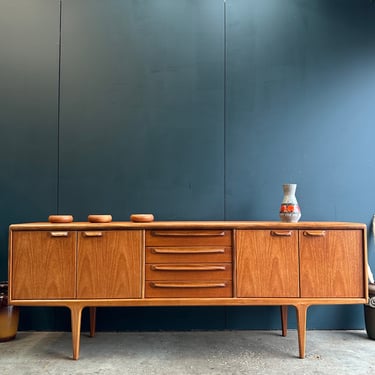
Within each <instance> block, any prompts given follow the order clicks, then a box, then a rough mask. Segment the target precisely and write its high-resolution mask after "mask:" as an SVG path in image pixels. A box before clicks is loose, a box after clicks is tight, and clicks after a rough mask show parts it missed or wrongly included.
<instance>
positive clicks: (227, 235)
mask: <svg viewBox="0 0 375 375" xmlns="http://www.w3.org/2000/svg"><path fill="white" fill-rule="evenodd" d="M232 273H233V272H232V231H231V230H148V231H146V272H145V276H146V287H145V297H146V298H179V297H186V298H191V297H192V298H195V297H198V298H199V297H202V298H205V297H217V298H224V297H232V296H233V287H232V279H233V276H232Z"/></svg>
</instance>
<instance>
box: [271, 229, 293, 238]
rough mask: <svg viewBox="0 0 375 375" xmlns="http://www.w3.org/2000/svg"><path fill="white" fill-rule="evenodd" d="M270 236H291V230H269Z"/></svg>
mask: <svg viewBox="0 0 375 375" xmlns="http://www.w3.org/2000/svg"><path fill="white" fill-rule="evenodd" d="M271 236H275V237H291V236H292V231H291V230H289V231H287V232H277V231H274V230H271Z"/></svg>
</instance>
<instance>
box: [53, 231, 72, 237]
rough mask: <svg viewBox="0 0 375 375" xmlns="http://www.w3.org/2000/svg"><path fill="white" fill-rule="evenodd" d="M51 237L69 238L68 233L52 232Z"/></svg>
mask: <svg viewBox="0 0 375 375" xmlns="http://www.w3.org/2000/svg"><path fill="white" fill-rule="evenodd" d="M50 234H51V237H68V235H69V233H68V232H50Z"/></svg>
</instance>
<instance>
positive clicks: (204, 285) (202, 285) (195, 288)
mask: <svg viewBox="0 0 375 375" xmlns="http://www.w3.org/2000/svg"><path fill="white" fill-rule="evenodd" d="M145 296H146V298H175V297H178V298H206V297H212V298H215V297H216V298H225V297H232V282H231V281H223V280H219V281H215V280H213V281H147V282H146V291H145Z"/></svg>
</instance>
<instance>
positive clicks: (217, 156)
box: [0, 0, 375, 330]
mask: <svg viewBox="0 0 375 375" xmlns="http://www.w3.org/2000/svg"><path fill="white" fill-rule="evenodd" d="M374 41H375V5H374V4H373V3H371V1H370V0H340V1H339V0H316V1H310V0H284V1H280V0H227V1H226V2H223V0H204V1H203V0H202V1H194V0H149V1H140V0H139V1H130V0H106V1H102V0H61V1H59V0H3V1H1V3H0V49H1V58H0V168H1V169H0V170H1V173H0V209H1V212H2V215H1V217H0V224H1V226H2V229H1V230H0V279H6V278H7V244H8V243H7V228H8V225H9V224H11V223H18V222H25V221H40V220H42V221H45V220H46V219H47V217H48V215H49V214H51V213H56V212H57V213H70V214H73V215H74V217H75V219H76V220H85V219H86V217H87V215H88V214H90V213H111V214H112V215H113V217H114V220H128V217H129V215H130V213H132V212H153V213H154V214H155V216H156V218H157V219H166V220H175V219H183V220H196V219H197V220H199V219H202V220H210V219H213V220H278V209H279V204H280V202H281V199H282V189H281V185H282V184H283V183H286V182H293V183H297V184H298V188H297V198H298V200H299V203H300V205H301V208H302V220H306V221H308V220H327V221H335V220H337V221H358V222H364V223H366V224H368V225H369V228H370V229H371V227H370V224H371V220H372V215H373V213H374V211H373V207H375V194H374V193H373V190H374V189H373V186H374V185H375V177H374V169H375V168H374V167H375V157H374V156H373V155H374V152H373V150H372V148H373V147H372V146H373V144H372V143H373V140H374V139H375V126H374V125H375V124H374V119H375V105H374V97H375V68H374V67H375V43H374ZM369 232H370V231H369ZM369 234H370V233H369ZM373 247H374V243H373V239H372V236H369V253H370V254H369V255H370V261H371V263H372V264H375V259H374V256H373V254H372V253H373ZM290 323H291V326H295V317H294V314H291V316H290ZM278 326H279V316H278V309H277V308H276V307H275V308H271V307H231V308H222V307H210V308H208V307H204V308H203V307H202V308H127V309H125V308H112V309H111V308H106V309H102V310H100V311H99V320H98V328H99V330H100V329H102V330H113V329H119V330H129V329H132V330H139V329H147V330H148V329H152V330H154V329H196V328H198V329H225V328H228V329H244V328H249V329H270V328H277V327H278ZM84 327H86V328H87V317H86V315H84ZM308 327H309V328H330V329H335V328H347V329H349V328H350V329H355V328H362V327H363V317H362V307H361V306H344V307H341V306H333V307H324V308H323V307H313V308H311V313H310V314H309V319H308ZM20 328H21V329H69V313H68V311H67V310H65V309H52V308H24V309H23V311H22V314H21V325H20Z"/></svg>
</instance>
